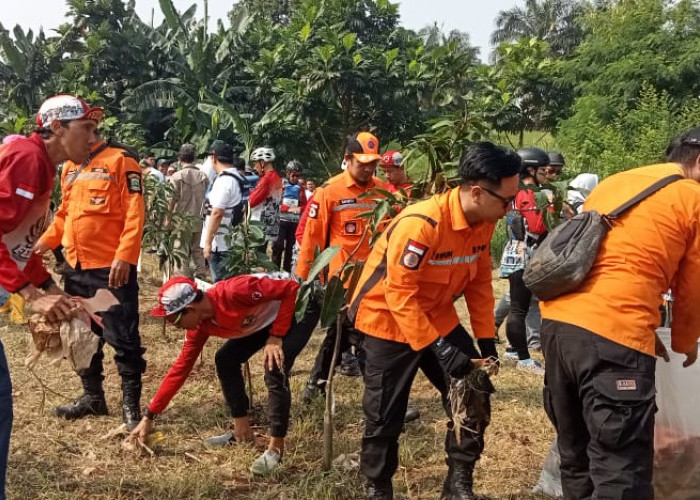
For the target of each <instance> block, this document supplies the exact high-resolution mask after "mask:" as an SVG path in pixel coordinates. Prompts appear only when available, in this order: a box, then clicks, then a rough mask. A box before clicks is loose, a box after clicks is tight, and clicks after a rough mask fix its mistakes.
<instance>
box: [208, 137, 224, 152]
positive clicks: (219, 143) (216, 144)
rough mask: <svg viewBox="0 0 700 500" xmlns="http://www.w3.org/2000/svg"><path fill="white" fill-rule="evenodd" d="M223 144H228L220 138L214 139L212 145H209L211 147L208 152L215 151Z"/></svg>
mask: <svg viewBox="0 0 700 500" xmlns="http://www.w3.org/2000/svg"><path fill="white" fill-rule="evenodd" d="M222 144H226V143H225V142H224V141H222V140H220V139H214V141H212V143H211V146H209V149H207V153H209V154H213V153H214V150H215V149H216V148H217V147H218V146H221V145H222Z"/></svg>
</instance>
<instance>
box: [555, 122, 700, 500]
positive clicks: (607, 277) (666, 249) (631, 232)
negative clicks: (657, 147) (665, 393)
mask: <svg viewBox="0 0 700 500" xmlns="http://www.w3.org/2000/svg"><path fill="white" fill-rule="evenodd" d="M667 161H668V162H669V163H665V164H661V165H652V166H648V167H642V168H636V169H632V170H628V171H626V172H622V173H619V174H616V175H613V176H611V177H608V178H607V179H605V180H604V181H603V182H601V183H600V184H599V185H598V187H596V188H595V189H594V190H593V192H592V193H591V194H590V196H589V197H588V199H587V200H586V201H585V203H584V209H585V210H597V211H598V212H600V213H609V212H610V211H612V210H614V209H615V208H617V207H618V206H620V205H622V204H623V203H625V202H626V201H628V200H630V199H631V198H633V197H634V196H636V195H637V194H639V193H640V192H642V191H643V190H644V189H646V188H648V187H650V186H651V185H652V184H654V183H655V182H657V181H659V180H661V179H662V178H665V177H668V176H671V175H682V176H683V177H685V179H682V180H678V181H675V182H673V183H671V184H669V185H668V186H666V187H664V188H663V189H661V190H660V191H657V192H656V193H655V194H652V195H651V196H649V197H648V198H645V199H644V200H642V201H641V202H640V203H639V204H638V205H636V206H635V207H634V208H632V209H631V210H629V211H628V212H625V213H624V214H623V215H622V216H620V218H619V219H616V220H614V221H613V223H612V229H611V230H610V232H609V233H608V235H607V236H606V238H605V239H604V240H603V242H602V243H601V246H600V251H599V252H598V256H597V258H596V260H595V263H594V264H593V268H592V269H591V271H590V273H589V274H588V275H587V277H586V279H585V281H584V282H583V283H582V284H581V286H580V287H579V288H578V289H577V290H576V291H575V292H573V293H569V294H566V295H562V296H560V297H557V298H555V299H553V300H550V301H545V302H543V303H542V304H541V309H542V319H543V321H542V341H543V344H542V345H543V347H544V355H545V361H546V364H545V379H544V380H545V389H544V406H545V410H546V411H547V414H548V416H549V418H550V419H551V420H552V423H553V424H554V426H555V427H556V428H557V434H558V436H559V440H558V443H559V452H560V454H561V479H562V488H563V491H564V497H566V498H634V499H650V498H653V497H654V489H653V487H652V484H651V480H652V471H653V465H654V446H653V445H654V413H655V412H656V404H655V389H654V385H655V366H656V357H655V356H656V355H660V356H664V355H665V356H667V354H666V352H665V349H664V348H663V346H662V345H659V346H657V345H656V342H655V340H656V337H655V335H654V333H655V328H656V327H658V326H659V323H660V314H659V305H660V304H661V300H662V299H661V295H662V294H663V293H665V292H666V291H667V290H668V289H669V288H671V289H672V290H673V295H674V297H676V300H675V301H674V304H673V324H672V325H671V347H672V349H673V350H674V351H676V352H678V353H682V354H685V355H686V358H687V359H686V361H685V363H684V364H683V365H684V366H689V365H691V364H693V363H694V362H695V360H696V358H697V354H698V345H697V341H698V334H700V308H699V307H698V301H699V300H700V292H699V290H698V283H699V282H700V232H699V231H698V222H699V221H700V184H698V183H700V128H696V129H693V130H691V131H689V132H687V133H685V134H682V135H680V136H679V137H677V138H676V139H674V140H673V142H672V143H671V145H670V146H669V148H668V151H667ZM689 417H690V416H689ZM691 418H692V417H691Z"/></svg>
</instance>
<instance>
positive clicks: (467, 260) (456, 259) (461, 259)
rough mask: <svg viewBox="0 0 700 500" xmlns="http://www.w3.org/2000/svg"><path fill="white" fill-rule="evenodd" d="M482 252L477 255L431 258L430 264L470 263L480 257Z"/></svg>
mask: <svg viewBox="0 0 700 500" xmlns="http://www.w3.org/2000/svg"><path fill="white" fill-rule="evenodd" d="M480 255H481V254H475V255H461V256H459V257H452V258H451V259H446V260H429V261H428V264H430V265H431V266H451V265H452V264H470V263H472V262H474V261H475V260H476V259H478V258H479V256H480Z"/></svg>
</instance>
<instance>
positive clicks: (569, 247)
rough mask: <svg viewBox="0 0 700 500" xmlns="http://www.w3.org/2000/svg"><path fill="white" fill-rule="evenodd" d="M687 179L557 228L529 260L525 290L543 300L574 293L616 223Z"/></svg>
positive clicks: (656, 186) (659, 185) (663, 183)
mask: <svg viewBox="0 0 700 500" xmlns="http://www.w3.org/2000/svg"><path fill="white" fill-rule="evenodd" d="M684 178H685V177H683V176H682V175H680V174H675V175H671V176H668V177H664V178H663V179H661V180H659V181H657V182H655V183H654V184H652V185H651V186H649V187H648V188H646V189H645V190H644V191H642V192H641V193H639V194H638V195H636V196H635V197H634V198H632V199H631V200H629V201H627V202H626V203H624V204H622V205H620V206H619V207H617V208H616V209H615V210H613V211H612V212H610V213H609V214H607V215H604V214H600V213H598V212H596V211H595V210H589V211H587V212H582V213H580V214H578V215H575V216H574V217H572V218H571V219H569V220H567V221H565V222H563V223H562V224H560V225H559V226H557V227H556V228H555V229H554V230H553V231H552V232H550V233H549V236H548V237H547V238H545V239H544V241H542V242H541V243H540V246H539V247H538V248H537V249H536V250H535V252H534V253H533V255H532V256H531V257H530V260H529V262H528V264H527V266H526V267H525V272H524V273H523V282H524V283H525V286H527V287H528V288H529V289H530V291H532V293H534V294H535V295H536V296H537V298H539V299H540V300H552V299H554V298H556V297H559V296H560V295H564V294H566V293H571V292H573V291H575V290H576V289H577V288H578V287H579V286H580V285H581V283H583V280H584V279H585V278H586V276H587V275H588V273H589V272H590V270H591V268H592V267H593V263H594V262H595V259H596V257H597V256H598V250H599V249H600V244H601V242H602V241H603V239H604V238H605V236H606V235H607V234H608V231H609V230H610V229H611V228H612V223H613V221H614V220H615V219H617V218H618V217H620V215H622V214H623V213H624V212H626V211H627V210H629V209H630V208H632V207H634V206H635V205H637V204H638V203H639V202H640V201H642V200H643V199H645V198H647V197H648V196H651V195H652V194H654V193H655V192H657V191H658V190H660V189H661V188H663V187H665V186H667V185H668V184H671V183H672V182H675V181H678V180H681V179H684Z"/></svg>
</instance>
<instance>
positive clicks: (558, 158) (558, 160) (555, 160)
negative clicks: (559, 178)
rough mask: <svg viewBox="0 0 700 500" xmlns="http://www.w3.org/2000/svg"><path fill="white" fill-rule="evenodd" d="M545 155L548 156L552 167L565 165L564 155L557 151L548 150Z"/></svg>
mask: <svg viewBox="0 0 700 500" xmlns="http://www.w3.org/2000/svg"><path fill="white" fill-rule="evenodd" d="M547 155H548V156H549V164H550V165H552V166H553V167H563V166H564V165H565V162H564V155H563V154H561V153H560V152H559V151H550V152H549V153H547Z"/></svg>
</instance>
